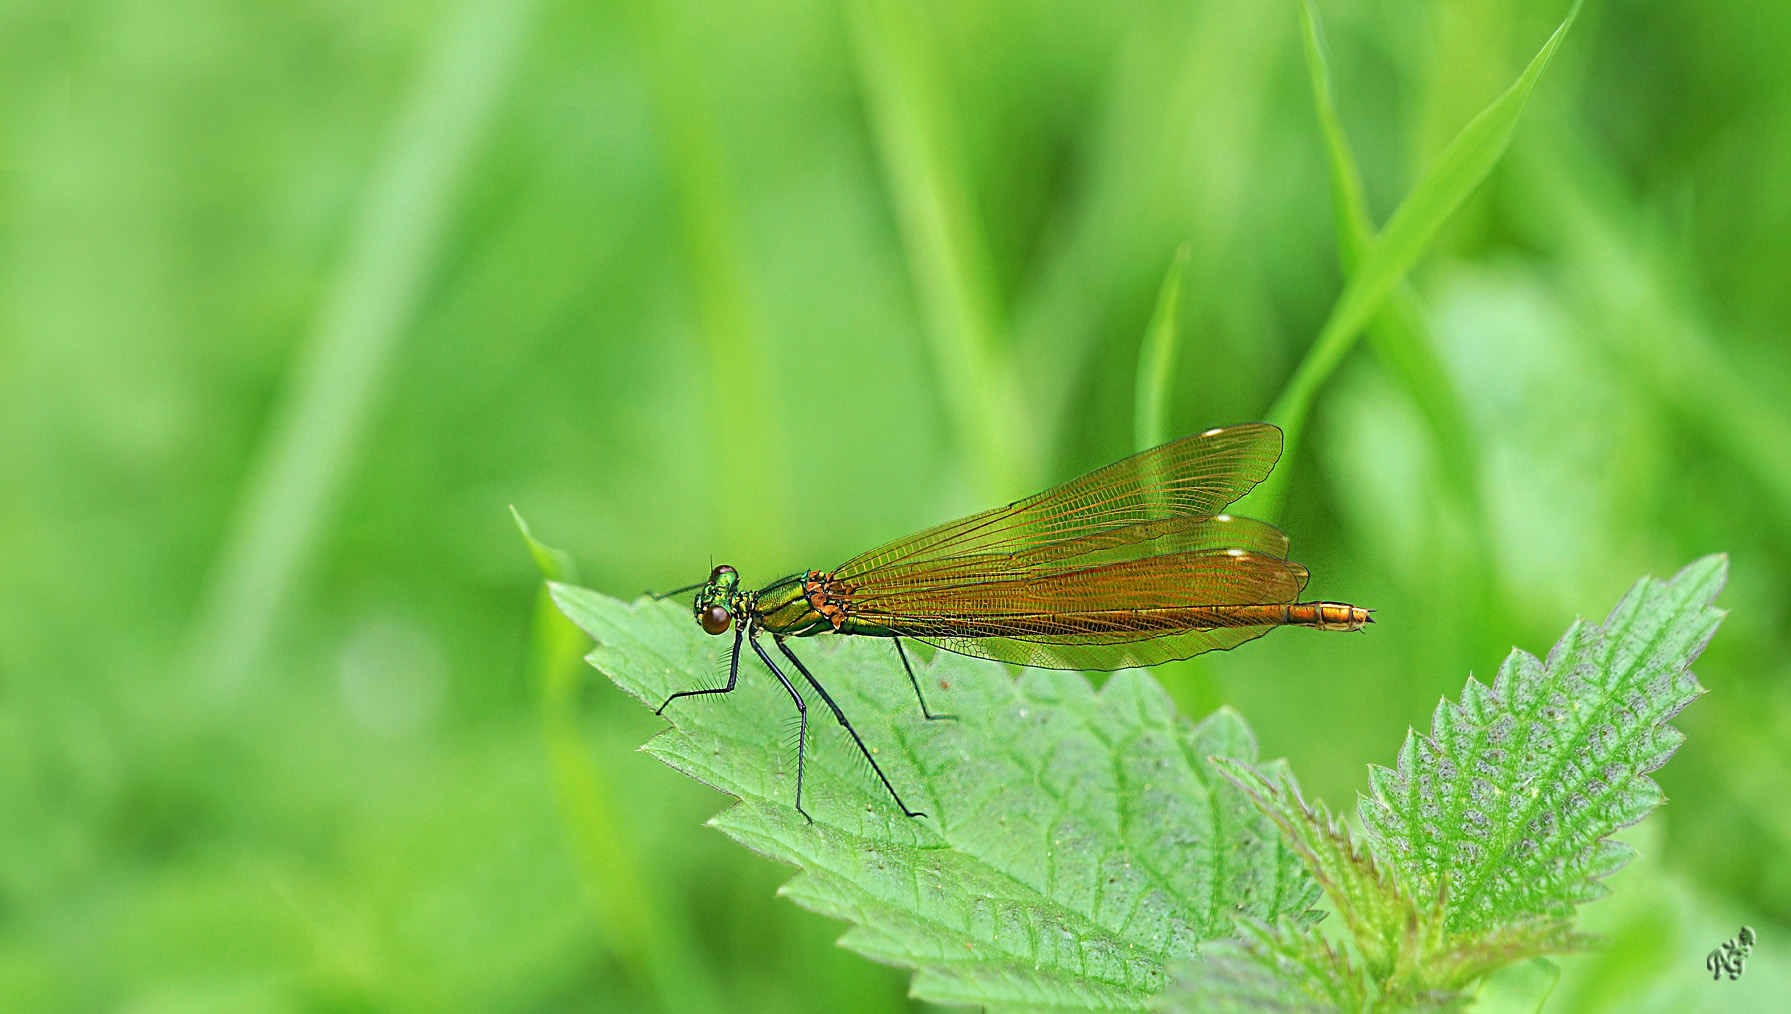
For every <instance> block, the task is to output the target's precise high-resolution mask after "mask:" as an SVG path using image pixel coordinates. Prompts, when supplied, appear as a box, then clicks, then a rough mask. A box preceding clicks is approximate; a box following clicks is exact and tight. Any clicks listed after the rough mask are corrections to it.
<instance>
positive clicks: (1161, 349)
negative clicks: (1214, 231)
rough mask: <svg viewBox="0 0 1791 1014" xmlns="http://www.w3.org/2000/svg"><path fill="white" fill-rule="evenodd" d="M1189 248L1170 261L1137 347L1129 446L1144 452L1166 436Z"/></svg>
mask: <svg viewBox="0 0 1791 1014" xmlns="http://www.w3.org/2000/svg"><path fill="white" fill-rule="evenodd" d="M1191 253H1192V251H1191V249H1190V248H1189V246H1188V244H1186V243H1183V244H1182V245H1181V246H1180V247H1179V248H1177V249H1176V251H1175V259H1174V260H1173V261H1170V262H1169V271H1168V273H1167V274H1165V275H1164V276H1163V287H1162V289H1160V290H1159V291H1158V292H1157V308H1156V309H1155V310H1154V311H1152V312H1151V315H1150V324H1149V326H1147V327H1146V328H1145V329H1144V344H1143V345H1142V346H1140V347H1139V349H1138V386H1137V390H1136V394H1135V395H1134V400H1133V402H1132V449H1133V450H1135V451H1145V450H1149V449H1150V448H1152V447H1155V446H1157V445H1158V444H1161V443H1164V442H1166V441H1167V440H1168V439H1169V395H1170V387H1171V386H1172V385H1173V384H1174V382H1175V360H1176V357H1177V353H1179V352H1180V351H1181V327H1180V324H1181V309H1182V277H1183V276H1184V275H1186V274H1187V272H1188V258H1189V256H1190V255H1191Z"/></svg>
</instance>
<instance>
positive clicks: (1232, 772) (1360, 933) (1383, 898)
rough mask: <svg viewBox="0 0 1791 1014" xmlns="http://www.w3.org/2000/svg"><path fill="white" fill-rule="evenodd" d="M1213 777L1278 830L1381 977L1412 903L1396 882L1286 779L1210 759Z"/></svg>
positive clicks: (1406, 925) (1391, 965) (1389, 965)
mask: <svg viewBox="0 0 1791 1014" xmlns="http://www.w3.org/2000/svg"><path fill="white" fill-rule="evenodd" d="M1215 764H1216V765H1217V766H1218V768H1219V773H1220V774H1222V775H1224V776H1225V777H1226V778H1227V779H1229V780H1230V781H1231V782H1232V783H1233V784H1235V785H1237V786H1238V787H1239V788H1241V789H1243V790H1244V792H1245V793H1247V794H1248V795H1249V796H1250V799H1251V801H1252V802H1254V803H1255V804H1256V805H1257V808H1258V809H1260V810H1262V811H1263V812H1264V813H1265V814H1267V815H1268V816H1269V819H1271V820H1273V821H1274V822H1275V824H1276V825H1277V826H1278V827H1280V828H1281V833H1282V834H1283V835H1285V836H1286V837H1287V840H1288V842H1289V843H1290V844H1292V846H1293V849H1294V851H1295V852H1297V853H1299V855H1300V858H1301V859H1303V860H1305V862H1306V866H1307V868H1308V869H1309V870H1311V871H1312V874H1313V876H1314V877H1315V878H1316V879H1317V880H1318V883H1319V886H1320V887H1321V888H1323V889H1324V892H1325V895H1326V896H1327V897H1328V898H1330V901H1331V906H1332V907H1333V908H1335V909H1336V910H1337V914H1338V916H1339V917H1340V918H1341V920H1342V922H1343V925H1344V927H1345V929H1346V930H1347V932H1348V933H1349V935H1350V937H1351V938H1352V939H1354V941H1355V942H1356V946H1357V949H1358V951H1359V952H1360V953H1361V954H1362V956H1363V961H1364V964H1365V965H1366V968H1367V971H1368V972H1369V973H1370V974H1372V975H1375V976H1377V977H1382V978H1384V977H1386V976H1387V975H1389V974H1391V972H1392V971H1393V968H1394V965H1395V963H1396V962H1397V961H1398V958H1399V955H1400V952H1401V942H1402V941H1401V938H1402V935H1403V934H1404V933H1405V932H1406V931H1407V930H1408V928H1409V927H1410V926H1411V924H1412V922H1413V920H1414V918H1415V915H1416V913H1417V911H1418V905H1417V904H1416V902H1415V901H1414V900H1413V899H1412V897H1411V895H1410V894H1409V893H1407V892H1406V891H1405V889H1404V887H1403V885H1401V884H1400V883H1399V882H1397V881H1396V880H1394V879H1393V878H1392V877H1391V876H1389V875H1388V872H1387V871H1386V870H1385V869H1383V868H1382V867H1381V865H1380V864H1379V863H1377V862H1375V859H1374V856H1373V855H1372V854H1371V853H1369V851H1368V850H1367V849H1366V848H1361V847H1358V846H1357V845H1356V843H1355V842H1354V841H1352V840H1351V838H1350V833H1349V829H1348V828H1346V827H1344V826H1343V825H1342V823H1341V822H1339V821H1337V820H1336V819H1334V818H1333V817H1332V816H1331V813H1330V810H1329V809H1328V808H1327V807H1326V806H1325V804H1324V803H1323V802H1322V801H1321V802H1319V803H1317V804H1315V805H1308V804H1307V803H1306V801H1305V800H1304V799H1302V798H1301V797H1300V792H1299V789H1298V788H1297V787H1295V786H1294V785H1293V783H1292V782H1291V781H1281V780H1277V779H1271V778H1269V777H1267V776H1265V775H1263V774H1262V773H1261V772H1259V771H1256V770H1254V769H1252V768H1250V767H1249V766H1247V765H1243V764H1239V763H1237V762H1235V761H1230V760H1225V759H1223V758H1220V759H1216V760H1215Z"/></svg>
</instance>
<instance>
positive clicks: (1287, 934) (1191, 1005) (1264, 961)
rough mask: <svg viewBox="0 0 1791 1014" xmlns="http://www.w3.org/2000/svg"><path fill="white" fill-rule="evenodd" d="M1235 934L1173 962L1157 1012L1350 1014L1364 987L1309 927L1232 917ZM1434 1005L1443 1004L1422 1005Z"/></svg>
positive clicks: (1356, 972)
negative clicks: (1172, 973)
mask: <svg viewBox="0 0 1791 1014" xmlns="http://www.w3.org/2000/svg"><path fill="white" fill-rule="evenodd" d="M1239 929H1240V930H1241V935H1240V936H1239V938H1238V939H1235V940H1226V941H1222V942H1220V943H1217V944H1214V945H1213V946H1212V947H1209V948H1206V950H1205V953H1203V954H1202V955H1201V960H1200V961H1197V962H1189V963H1187V964H1182V965H1178V966H1177V967H1176V969H1175V983H1174V985H1173V986H1172V987H1171V988H1170V990H1169V992H1168V993H1166V994H1165V995H1164V997H1163V1000H1162V1003H1161V1006H1160V1008H1159V1009H1161V1010H1163V1011H1167V1012H1169V1014H1353V1012H1356V1011H1362V1010H1366V1009H1368V1003H1369V996H1370V991H1369V986H1368V982H1367V980H1366V979H1365V978H1364V976H1363V974H1362V972H1361V970H1360V969H1358V968H1356V967H1355V966H1354V964H1353V963H1352V962H1351V961H1350V958H1349V955H1348V954H1347V953H1346V952H1345V951H1344V950H1343V948H1341V947H1338V946H1336V945H1334V944H1332V943H1331V942H1330V941H1329V940H1326V939H1325V938H1324V937H1323V936H1321V935H1320V934H1319V932H1318V930H1317V929H1316V928H1315V927H1310V926H1292V925H1287V924H1285V923H1281V924H1275V925H1264V924H1262V923H1258V922H1254V921H1251V922H1243V921H1240V925H1239ZM1423 1009H1430V1010H1440V1009H1444V1008H1440V1007H1434V1006H1433V1007H1430V1008H1423Z"/></svg>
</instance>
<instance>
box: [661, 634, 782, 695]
mask: <svg viewBox="0 0 1791 1014" xmlns="http://www.w3.org/2000/svg"><path fill="white" fill-rule="evenodd" d="M744 634H745V630H744V629H741V630H736V631H734V650H733V651H732V652H729V653H728V685H727V686H725V687H707V688H705V689H702V690H680V691H678V692H677V693H675V694H673V695H672V696H670V697H667V698H666V699H665V703H664V704H661V705H660V706H659V710H658V711H655V712H653V713H654V714H655V715H657V714H660V713H661V712H663V711H665V709H666V708H667V707H668V706H670V705H671V703H672V702H673V701H675V700H677V699H678V698H680V697H701V696H702V695H703V694H725V693H728V692H730V691H732V690H733V689H734V681H735V680H737V679H739V678H740V638H741V636H742V635H744ZM760 654H764V653H763V652H760Z"/></svg>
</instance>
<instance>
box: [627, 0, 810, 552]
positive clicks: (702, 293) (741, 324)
mask: <svg viewBox="0 0 1791 1014" xmlns="http://www.w3.org/2000/svg"><path fill="white" fill-rule="evenodd" d="M628 13H629V15H630V17H631V19H632V21H633V25H634V30H635V33H636V34H637V35H638V36H639V39H640V43H641V49H642V55H643V56H644V57H645V64H646V71H647V81H648V84H649V85H650V92H649V94H650V97H651V99H652V103H653V111H654V114H655V117H656V119H657V121H658V127H659V132H660V135H661V138H662V142H661V143H662V144H663V146H664V147H663V155H662V165H663V167H664V172H665V173H666V175H667V176H668V177H669V183H670V189H671V191H672V195H673V198H674V200H675V202H676V208H677V212H678V214H677V225H678V226H679V233H680V239H681V241H682V253H683V256H684V260H685V262H686V265H687V269H688V271H689V272H690V283H691V291H692V295H693V297H694V300H695V303H696V307H695V309H696V315H697V320H698V323H699V327H698V328H697V329H696V330H697V335H696V336H697V339H698V343H699V346H700V348H701V349H702V353H703V355H702V374H703V383H704V386H705V388H706V390H705V392H704V393H705V395H706V396H705V397H704V398H703V399H702V407H703V411H704V413H705V419H704V426H705V427H706V429H707V430H708V431H709V432H711V433H721V432H724V431H726V430H727V429H728V428H729V427H730V426H733V425H735V423H736V421H737V420H739V419H751V420H753V426H754V428H755V429H756V430H758V431H759V432H758V439H757V440H756V441H755V445H756V447H757V448H759V451H760V453H757V454H750V455H749V454H723V455H718V456H717V460H716V461H715V462H714V466H713V467H714V468H715V469H716V470H717V471H718V473H719V474H718V475H717V481H715V482H713V483H710V484H709V489H710V491H711V496H713V497H714V500H713V503H712V505H711V510H710V516H711V518H712V519H713V521H712V523H713V524H714V525H716V526H717V528H718V533H717V536H718V541H719V542H720V543H722V544H727V545H742V544H749V543H756V544H758V545H760V546H761V547H762V549H763V550H764V551H765V552H766V553H767V554H768V555H776V554H777V553H778V552H779V551H780V549H781V546H780V543H781V541H782V539H783V534H782V531H783V530H782V529H781V528H780V527H779V526H776V525H757V524H754V523H753V522H752V521H751V520H750V519H748V518H747V517H744V516H743V515H742V513H741V512H740V511H738V510H734V509H732V506H733V505H734V504H736V503H739V502H742V501H745V502H750V503H755V504H759V505H760V506H761V508H762V509H763V510H764V511H765V513H766V514H767V515H769V516H774V517H775V516H780V515H782V514H783V513H784V512H785V511H786V510H788V505H789V501H790V493H789V489H790V483H789V481H788V480H787V478H786V473H787V470H788V465H787V456H786V455H785V454H784V453H783V449H784V448H787V447H788V446H790V444H789V441H788V439H787V438H786V435H785V433H784V432H783V428H784V413H782V412H780V411H778V406H777V399H776V395H775V393H774V392H775V385H774V383H773V378H772V376H771V375H770V373H769V372H768V370H767V367H766V363H767V362H768V361H769V359H770V357H769V356H768V355H767V342H766V340H765V331H764V327H763V326H762V324H761V322H760V318H759V307H758V306H757V304H756V303H755V301H754V298H753V290H752V280H751V278H750V275H749V272H748V265H749V264H750V263H751V257H752V254H751V252H750V250H749V249H748V246H747V243H746V241H745V239H744V236H745V234H746V228H745V226H744V225H743V224H742V223H741V220H740V219H741V210H740V203H739V200H738V198H737V197H736V195H735V186H734V182H733V181H732V180H731V179H730V177H729V172H728V165H727V159H726V151H725V150H724V147H723V144H722V138H721V136H720V131H719V129H718V128H717V126H716V123H715V113H714V110H713V108H712V103H711V101H710V97H709V95H708V94H706V93H705V91H704V89H703V87H702V85H703V79H702V74H701V68H702V67H703V60H702V59H701V57H700V56H699V55H698V52H697V49H696V47H695V45H694V44H693V43H692V41H691V39H690V35H691V28H690V26H689V24H688V20H689V19H692V18H693V17H694V16H695V15H696V13H697V12H696V11H694V10H693V9H692V8H690V7H689V6H688V5H683V4H679V3H675V2H673V0H632V2H631V3H630V4H629V10H628ZM693 68H696V70H694V71H693Z"/></svg>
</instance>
